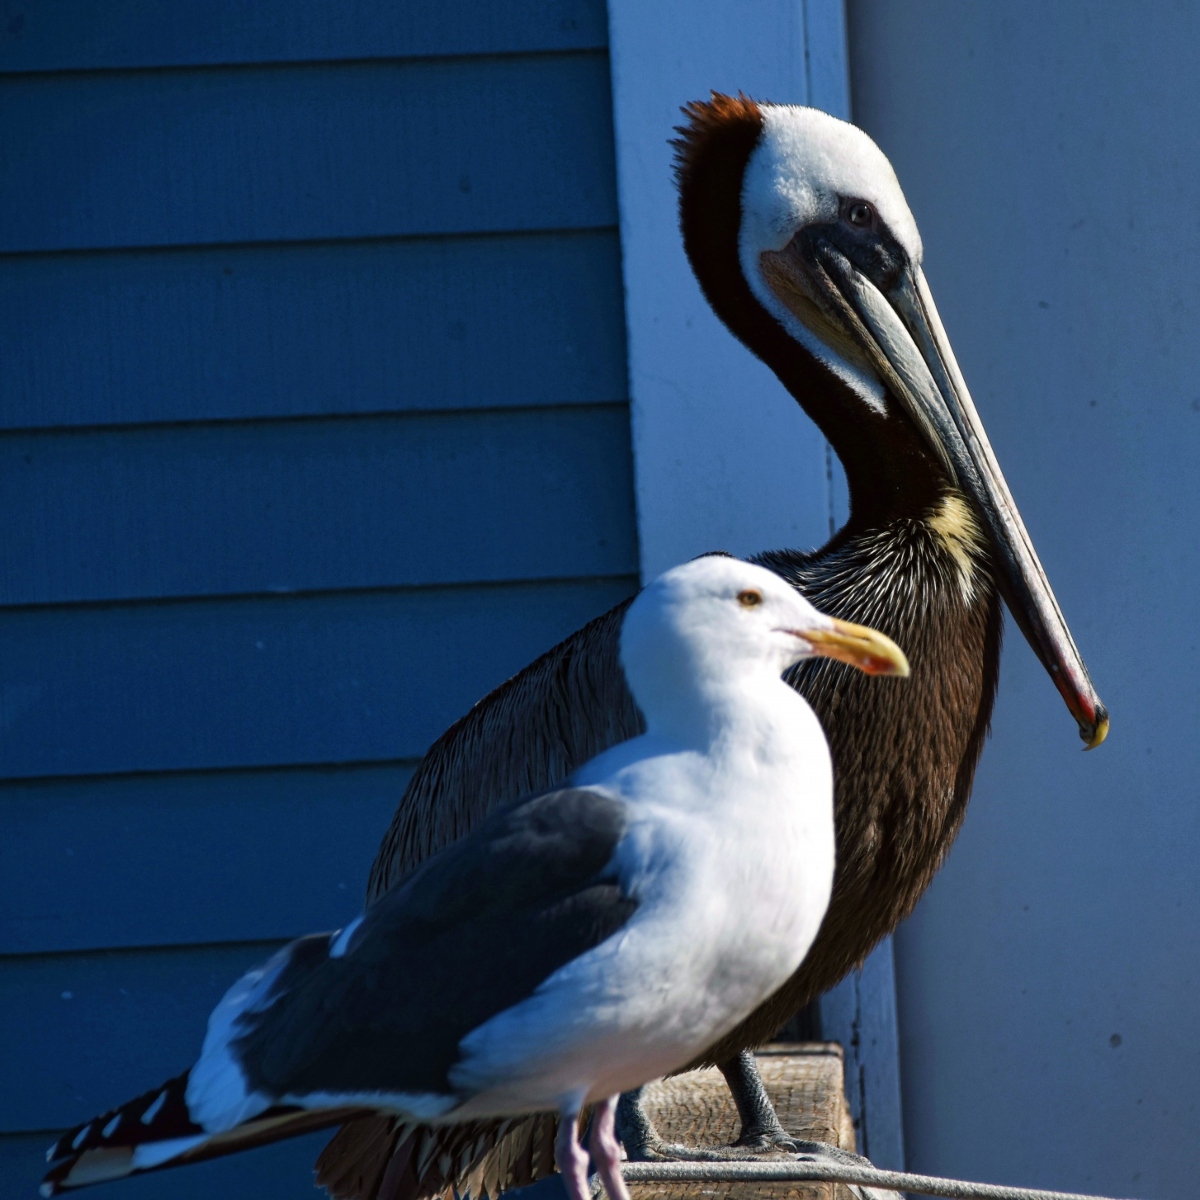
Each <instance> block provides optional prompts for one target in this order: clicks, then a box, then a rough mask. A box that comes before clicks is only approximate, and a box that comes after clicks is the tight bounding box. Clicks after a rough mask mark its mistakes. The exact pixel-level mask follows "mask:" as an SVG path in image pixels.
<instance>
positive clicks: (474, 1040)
mask: <svg viewBox="0 0 1200 1200" xmlns="http://www.w3.org/2000/svg"><path fill="white" fill-rule="evenodd" d="M815 657H823V658H828V659H833V660H837V661H840V662H845V663H849V664H851V665H852V666H854V667H857V668H858V669H860V670H861V671H864V672H866V673H867V674H887V675H906V674H907V673H908V663H907V660H906V659H905V657H904V654H903V653H902V652H901V651H900V649H899V648H898V647H897V646H896V645H895V643H893V642H892V641H891V640H890V639H888V638H886V637H885V636H883V635H882V634H880V633H877V632H876V631H874V630H871V629H868V628H865V627H863V626H859V625H855V624H851V623H849V622H846V621H841V620H837V619H835V618H832V617H828V616H825V615H824V614H822V613H820V612H818V611H817V609H815V608H814V607H813V606H812V605H811V604H810V603H809V602H808V601H807V600H805V599H804V598H803V597H802V596H801V595H800V594H799V593H798V592H797V591H796V590H795V589H794V588H792V587H791V586H790V585H789V584H787V583H786V582H784V581H783V580H782V579H780V578H779V577H778V576H777V575H775V574H773V573H772V572H770V571H768V570H766V569H764V568H762V567H757V566H753V565H751V564H748V563H744V562H739V561H737V560H735V559H729V558H723V557H722V558H718V557H705V558H702V559H698V560H695V561H693V562H691V563H687V564H685V565H684V566H680V567H676V568H674V569H673V570H670V571H668V572H667V573H666V574H664V575H662V576H660V577H659V578H658V579H657V580H656V581H654V582H653V583H652V584H651V585H650V586H649V587H647V588H646V589H645V590H644V591H643V592H642V593H641V594H640V596H639V597H638V598H637V600H636V601H635V602H634V603H633V604H632V605H631V606H630V608H629V610H628V612H627V613H626V615H625V619H624V622H623V625H622V629H621V634H620V661H621V665H622V668H623V670H624V672H625V677H626V679H627V681H628V685H629V687H630V689H631V691H632V693H633V695H634V697H635V699H636V702H637V704H638V707H639V709H640V711H641V712H642V714H643V717H644V718H645V724H646V731H645V732H644V733H643V734H642V735H641V736H640V737H637V738H634V739H632V740H630V741H627V742H624V743H621V744H620V745H617V746H615V747H612V748H611V749H609V750H606V751H605V752H604V753H602V754H600V755H598V756H596V757H595V758H593V759H591V760H590V761H589V762H587V763H585V764H584V765H583V766H582V767H580V769H579V770H578V771H576V772H574V773H573V774H572V775H571V776H570V777H569V778H567V779H565V780H564V781H562V783H561V784H560V785H559V786H558V787H556V788H555V789H554V790H552V791H548V792H543V793H541V794H539V795H535V796H532V797H528V798H525V799H519V800H517V801H516V802H515V803H513V804H509V805H505V806H501V807H500V808H499V809H497V810H496V811H494V812H493V813H492V814H491V815H490V816H489V817H488V818H487V819H486V820H484V821H483V822H482V823H481V824H480V825H479V826H477V827H476V828H475V830H474V831H473V832H471V833H470V834H468V835H467V836H466V837H464V838H462V839H460V840H459V841H457V842H455V843H453V844H451V845H450V846H448V847H447V848H446V849H444V850H443V851H441V852H440V853H438V854H436V855H434V856H432V857H430V858H429V859H428V860H427V861H426V862H425V863H424V864H423V865H422V866H421V867H420V868H418V869H417V870H416V871H414V872H413V873H412V874H411V875H410V876H409V877H408V878H407V879H405V880H404V881H402V882H401V883H400V885H399V886H397V887H396V888H394V889H392V890H391V891H390V892H389V893H388V894H387V895H386V896H385V897H384V898H383V899H382V900H380V901H379V902H378V903H377V904H375V905H373V906H372V907H371V908H369V909H368V910H367V911H366V912H365V913H364V914H363V915H361V916H359V917H358V918H356V919H355V920H354V921H353V922H351V923H350V924H349V925H347V926H346V927H345V928H343V929H341V930H338V931H335V932H333V933H320V934H313V935H311V936H308V937H303V938H300V939H298V940H297V941H294V942H291V943H290V944H289V945H287V946H285V947H284V948H283V949H282V950H280V951H279V952H278V953H277V954H275V956H274V957H272V958H271V959H270V960H269V961H268V962H267V963H265V964H264V965H262V966H260V967H258V968H256V969H254V970H252V971H250V972H248V973H247V974H246V975H244V976H243V977H242V978H241V979H239V980H238V981H237V982H236V983H235V984H234V985H233V986H232V987H231V988H230V989H229V991H228V992H227V993H226V995H225V996H224V998H223V999H222V1000H221V1002H220V1003H219V1004H218V1005H217V1007H216V1009H215V1010H214V1011H213V1013H212V1016H211V1017H210V1018H209V1022H208V1031H207V1035H206V1036H205V1038H204V1043H203V1048H202V1049H201V1052H200V1057H199V1058H198V1060H197V1061H196V1063H195V1064H194V1065H193V1066H192V1067H191V1069H190V1070H189V1071H187V1072H185V1073H184V1074H183V1075H180V1076H178V1077H176V1078H175V1079H172V1080H169V1081H168V1082H167V1083H166V1084H164V1085H162V1086H161V1087H159V1088H156V1089H154V1090H153V1091H149V1092H146V1093H145V1094H144V1095H142V1096H139V1097H138V1098H137V1099H135V1100H132V1101H130V1102H129V1103H126V1104H124V1105H122V1106H121V1107H120V1108H116V1109H113V1110H111V1111H110V1112H107V1113H104V1114H103V1115H101V1116H99V1117H96V1118H94V1119H93V1120H91V1121H89V1122H87V1123H86V1124H84V1125H81V1126H79V1127H78V1128H76V1129H73V1130H71V1131H69V1132H68V1133H66V1134H64V1135H63V1136H62V1137H61V1138H60V1139H59V1140H58V1141H57V1142H56V1143H55V1144H54V1145H53V1146H52V1147H51V1148H50V1151H49V1153H48V1155H47V1158H48V1160H49V1161H50V1162H51V1163H52V1166H51V1169H50V1171H49V1173H48V1174H47V1175H46V1177H45V1181H44V1182H43V1184H42V1194H43V1195H45V1196H55V1195H58V1194H60V1193H61V1192H63V1191H64V1190H67V1189H71V1188H75V1187H81V1186H84V1185H86V1184H91V1183H99V1182H102V1181H105V1180H110V1179H117V1178H121V1177H124V1176H128V1175H133V1174H138V1173H142V1172H145V1171H151V1170H155V1169H158V1168H163V1167H170V1166H177V1165H183V1164H186V1163H190V1162H196V1161H199V1160H202V1159H206V1158H211V1157H215V1156H217V1155H222V1154H227V1153H231V1152H234V1151H238V1150H242V1149H246V1148H249V1147H251V1146H256V1145H261V1144H263V1143H265V1142H268V1141H275V1140H278V1139H280V1138H284V1137H290V1136H293V1135H295V1134H297V1133H301V1132H308V1131H309V1130H312V1129H314V1128H319V1127H321V1126H324V1125H329V1124H332V1123H335V1122H338V1121H342V1120H345V1119H346V1118H347V1117H350V1116H355V1115H365V1114H389V1115H391V1116H393V1117H395V1118H397V1119H399V1120H400V1121H402V1122H407V1123H411V1124H413V1125H419V1124H425V1125H432V1126H434V1127H442V1126H446V1125H455V1124H460V1123H463V1122H473V1121H478V1120H495V1119H497V1118H501V1119H502V1118H510V1117H521V1116H525V1115H527V1114H531V1113H539V1112H552V1113H555V1114H557V1116H558V1128H559V1132H558V1135H557V1140H556V1144H555V1160H556V1163H557V1166H558V1169H559V1171H560V1172H561V1173H562V1175H563V1177H564V1180H565V1182H566V1186H567V1191H568V1193H569V1195H570V1197H571V1200H589V1196H590V1192H589V1187H588V1173H587V1166H588V1154H587V1152H585V1150H584V1148H583V1146H582V1145H581V1143H580V1139H579V1128H580V1123H581V1118H583V1116H584V1114H585V1113H586V1112H588V1111H589V1110H590V1112H591V1132H590V1136H589V1139H588V1150H589V1151H590V1153H591V1157H592V1161H593V1162H594V1163H595V1165H596V1169H597V1171H598V1174H599V1176H600V1179H601V1181H602V1183H603V1185H604V1187H605V1188H606V1190H607V1191H608V1194H609V1195H610V1197H612V1200H627V1197H628V1194H629V1193H628V1190H627V1189H626V1187H625V1184H624V1181H623V1179H622V1177H621V1173H620V1168H619V1153H620V1151H619V1144H618V1142H617V1139H616V1135H615V1130H614V1118H615V1112H616V1104H617V1097H618V1095H619V1094H620V1093H621V1092H625V1091H628V1090H630V1089H631V1088H636V1087H639V1086H641V1085H643V1084H645V1083H646V1082H648V1081H649V1080H651V1079H654V1078H657V1077H658V1076H661V1075H664V1074H667V1073H669V1072H671V1071H674V1070H676V1069H678V1068H679V1067H681V1066H682V1065H684V1064H685V1063H687V1062H688V1061H689V1060H691V1059H692V1058H694V1057H695V1056H696V1055H697V1054H699V1053H700V1052H701V1051H702V1050H703V1049H704V1047H706V1046H708V1045H710V1044H712V1043H713V1042H714V1041H716V1040H718V1039H719V1038H721V1037H722V1036H724V1035H725V1034H727V1033H728V1032H729V1031H730V1030H732V1029H733V1028H734V1027H735V1026H736V1025H737V1023H738V1022H739V1021H741V1020H743V1019H744V1018H745V1017H746V1016H747V1015H748V1014H749V1013H751V1012H752V1011H753V1010H754V1009H755V1008H756V1007H757V1006H758V1005H759V1004H761V1003H762V1002H763V1000H765V999H766V998H767V997H768V996H769V995H770V994H771V993H772V992H774V991H775V990H776V989H777V988H778V987H779V986H780V985H781V984H782V983H783V982H784V981H785V980H787V979H788V977H789V976H790V975H791V974H792V973H793V972H794V971H795V970H796V968H797V967H798V966H799V965H800V962H801V960H802V959H803V958H804V955H805V954H806V953H807V951H808V948H809V946H810V945H811V944H812V941H813V938H814V937H815V936H816V933H817V929H818V927H819V926H820V923H821V920H822V918H823V916H824V914H825V909H826V907H827V905H828V902H829V894H830V889H831V887H832V883H833V869H834V830H833V775H832V765H831V760H830V756H829V749H828V744H827V742H826V740H825V735H824V732H823V730H822V728H821V725H820V723H819V722H818V720H817V718H816V716H815V715H814V713H813V711H812V709H811V708H810V707H809V705H808V703H807V701H805V700H804V699H803V698H802V697H801V696H800V695H799V694H798V693H797V692H796V691H795V690H794V689H792V688H791V687H789V686H788V685H787V684H786V683H785V682H784V681H783V679H782V676H783V673H784V672H785V671H787V670H789V669H790V668H792V667H794V666H795V665H796V664H798V663H800V662H802V661H804V660H806V659H810V658H815ZM393 1165H394V1164H393ZM390 1169H391V1168H390ZM400 1169H402V1167H395V1170H396V1171H399V1170H400Z"/></svg>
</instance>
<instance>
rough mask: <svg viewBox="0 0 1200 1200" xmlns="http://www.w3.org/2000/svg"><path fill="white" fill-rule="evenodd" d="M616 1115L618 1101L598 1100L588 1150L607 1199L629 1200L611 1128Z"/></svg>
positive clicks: (619, 1151) (619, 1153) (614, 1134)
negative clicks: (607, 1196)
mask: <svg viewBox="0 0 1200 1200" xmlns="http://www.w3.org/2000/svg"><path fill="white" fill-rule="evenodd" d="M616 1115H617V1097H616V1096H609V1098H608V1099H607V1100H601V1101H600V1103H599V1104H597V1105H596V1108H595V1110H594V1111H593V1113H592V1136H591V1137H590V1138H589V1139H588V1149H589V1150H590V1151H591V1152H592V1162H593V1163H595V1164H596V1170H597V1172H599V1175H600V1181H601V1183H603V1184H604V1190H605V1191H606V1192H607V1193H608V1195H609V1200H629V1188H628V1187H626V1186H625V1177H624V1176H623V1175H622V1174H621V1143H620V1142H618V1141H617V1132H616V1129H615V1128H614V1125H615V1119H616Z"/></svg>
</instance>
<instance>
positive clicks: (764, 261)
mask: <svg viewBox="0 0 1200 1200" xmlns="http://www.w3.org/2000/svg"><path fill="white" fill-rule="evenodd" d="M760 111H761V113H762V134H761V136H760V138H759V140H758V144H757V145H756V146H755V148H754V151H753V153H752V154H751V155H750V158H749V161H748V162H747V163H746V170H745V174H744V176H743V180H742V220H741V227H740V229H739V230H738V257H739V260H740V262H741V267H742V272H743V274H744V275H745V277H746V282H747V284H748V285H749V287H750V290H751V292H753V293H754V297H755V299H757V300H758V302H759V303H760V304H762V306H763V307H764V308H765V309H766V310H767V311H768V312H769V313H770V314H771V315H772V316H773V317H774V318H775V319H776V320H777V321H779V322H780V324H782V325H783V327H784V328H785V329H786V330H787V331H788V332H789V333H790V334H791V335H792V336H793V337H794V338H795V339H796V340H797V341H799V342H800V343H801V344H802V345H803V346H804V347H805V348H806V349H808V351H809V352H810V353H811V354H813V355H815V356H816V357H817V358H819V359H820V360H821V361H822V362H824V363H825V364H826V366H828V367H829V368H830V369H831V370H832V371H833V372H834V374H836V375H838V376H839V377H840V378H841V379H842V380H843V381H844V382H846V383H848V384H849V385H850V386H851V387H852V388H853V389H854V390H855V391H856V392H857V393H858V394H859V395H860V396H861V397H862V398H863V399H864V400H866V401H867V402H868V403H869V404H871V405H872V407H874V408H876V409H877V410H878V411H880V412H882V411H883V407H884V404H883V396H884V384H883V381H882V380H881V379H880V377H879V373H878V371H877V370H876V369H875V367H874V365H873V364H871V363H869V362H867V361H866V360H865V358H864V355H863V354H862V352H861V349H860V348H859V347H857V346H855V345H853V343H852V341H851V339H849V338H848V337H846V335H845V332H844V330H842V329H841V328H839V327H838V323H836V322H831V321H830V319H829V314H828V311H827V310H826V311H824V312H823V311H822V309H823V308H824V307H825V306H824V305H822V304H821V302H820V301H821V299H822V298H821V297H820V296H819V295H817V294H815V293H814V294H811V295H809V296H805V295H804V293H805V292H812V289H811V288H809V287H807V286H806V281H803V279H802V277H801V276H800V274H799V273H797V272H795V271H793V270H789V263H788V261H787V259H786V257H783V252H784V251H785V250H786V249H787V248H788V246H789V245H790V243H791V242H792V239H793V238H795V237H796V235H797V234H799V233H800V232H801V231H803V230H809V229H814V228H819V227H823V228H825V229H827V230H830V231H834V230H837V231H840V232H841V233H842V235H843V237H844V238H846V239H853V240H854V241H856V242H858V243H859V244H860V245H862V246H863V247H864V248H870V249H874V250H876V252H877V253H880V252H882V253H881V257H884V258H888V257H890V258H892V259H893V260H894V263H892V264H884V265H885V268H886V266H893V267H894V269H896V270H898V271H899V270H908V271H913V272H915V271H919V270H920V267H921V261H922V258H923V256H924V251H923V248H922V246H921V235H920V233H918V231H917V223H916V221H915V220H914V219H913V215H912V212H911V210H910V209H909V207H908V203H907V201H906V200H905V199H904V193H903V192H902V191H901V190H900V181H899V180H898V179H897V178H896V172H895V171H894V170H893V169H892V164H891V163H890V162H888V160H887V157H886V155H884V153H883V151H882V150H880V149H879V147H878V146H877V145H875V143H874V142H873V141H872V140H871V139H870V138H869V137H868V136H867V135H866V134H865V133H864V132H863V131H862V130H861V129H859V128H858V127H857V126H854V125H850V124H848V123H847V122H846V121H839V120H838V119H837V118H836V117H831V116H830V115H829V114H828V113H823V112H821V111H820V110H818V109H815V108H801V107H799V106H797V105H791V104H763V105H760ZM889 251H890V254H889V253H888V252H889ZM798 282H799V284H800V286H799V287H797V283H798ZM798 293H799V294H798ZM806 301H807V302H806Z"/></svg>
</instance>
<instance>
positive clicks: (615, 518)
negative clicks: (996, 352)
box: [0, 0, 638, 1200]
mask: <svg viewBox="0 0 1200 1200" xmlns="http://www.w3.org/2000/svg"><path fill="white" fill-rule="evenodd" d="M605 42H606V37H605V15H604V11H603V5H602V4H597V3H595V2H594V0H514V3H513V4H511V5H505V6H496V5H492V4H481V3H479V2H478V0H456V2H455V3H451V4H445V3H433V2H427V3H422V4H411V5H409V4H406V5H391V4H384V3H367V0H360V2H358V3H351V4H346V5H333V4H320V3H316V2H314V0H302V2H298V3H295V4H288V5H282V4H279V3H249V2H248V0H220V2H218V3H212V4H199V3H191V2H189V3H186V4H185V3H181V4H179V5H177V6H175V5H173V6H168V8H167V9H164V8H163V7H162V6H161V5H157V4H153V3H149V2H148V0H120V2H119V3H117V4H116V5H101V4H96V3H92V2H91V0H56V2H55V0H52V2H51V3H48V4H46V5H41V6H38V9H37V10H36V11H33V12H30V13H27V14H26V16H25V19H24V23H23V24H21V23H20V22H17V23H16V24H14V22H13V21H12V20H9V21H8V22H7V25H6V26H4V27H3V28H0V120H3V122H4V126H5V128H6V130H7V131H8V134H7V137H6V144H5V154H4V155H3V156H2V158H0V507H2V508H3V511H4V512H5V533H4V537H3V539H2V540H0V821H2V822H3V825H4V828H5V830H6V840H5V843H4V845H3V846H0V1062H3V1063H4V1064H5V1066H4V1070H3V1072H0V1191H3V1193H4V1194H6V1195H7V1194H9V1192H12V1193H13V1194H20V1193H21V1192H23V1191H29V1190H30V1188H31V1186H32V1183H33V1179H34V1176H35V1174H36V1172H37V1171H38V1169H39V1167H40V1166H41V1162H40V1158H41V1150H42V1148H43V1147H44V1144H45V1141H46V1140H47V1138H46V1132H45V1131H49V1130H53V1129H56V1128H61V1127H62V1126H63V1125H65V1124H67V1123H70V1122H73V1121H76V1120H80V1119H83V1118H86V1117H87V1116H89V1115H91V1114H92V1113H93V1112H95V1111H97V1110H98V1109H101V1108H104V1107H106V1106H108V1105H109V1104H111V1103H113V1102H115V1101H118V1100H120V1099H123V1098H124V1097H125V1096H126V1095H127V1094H128V1093H132V1092H136V1091H140V1090H144V1089H145V1088H147V1087H150V1086H153V1085H154V1084H155V1083H157V1082H159V1080H160V1078H161V1077H162V1076H164V1075H166V1074H169V1073H173V1072H175V1071H177V1070H179V1069H180V1068H181V1067H182V1066H184V1065H186V1062H187V1060H188V1058H189V1057H190V1056H191V1055H193V1054H194V1053H195V1050H196V1048H197V1046H198V1045H199V1041H200V1038H201V1036H202V1033H203V1025H204V1017H205V1014H206V1012H207V1011H208V1009H209V1008H210V1007H211V1005H212V1004H213V1003H214V1002H215V1000H216V999H217V998H218V997H219V996H220V994H221V993H222V991H223V990H224V989H225V988H226V987H227V986H228V985H229V983H230V982H232V980H233V978H234V977H235V976H236V974H237V973H238V972H239V971H240V970H241V969H243V968H244V967H245V966H247V965H249V964H251V963H253V962H255V961H257V960H259V959H260V958H261V957H262V956H263V955H264V954H266V953H268V952H269V951H270V949H271V947H272V946H273V945H277V944H278V943H279V942H280V941H281V940H283V939H286V938H288V937H291V936H294V935H295V934H298V933H301V932H305V931H307V930H310V929H316V928H331V927H334V926H336V925H338V924H340V923H342V922H344V921H345V920H346V919H347V918H348V917H350V916H351V915H352V914H353V913H354V912H355V911H356V910H357V909H358V907H359V905H360V903H361V899H362V894H363V889H364V886H365V880H366V873H367V869H368V867H369V864H370V860H371V857H372V856H373V853H374V850H375V848H376V846H377V844H378V839H379V837H380V835H381V833H382V831H383V829H384V828H385V826H386V824H387V821H388V818H389V817H390V814H391V812H392V810H393V808H394V806H395V803H396V800H397V799H398V797H399V794H400V793H401V791H402V790H403V786H404V783H405V781H406V780H407V778H408V776H409V774H410V773H411V770H412V766H413V764H414V762H415V761H416V760H417V759H418V758H419V756H420V755H421V753H422V752H423V751H424V750H425V748H426V747H427V746H428V744H429V742H430V741H431V740H432V739H433V738H434V737H436V736H437V735H438V734H439V733H440V732H441V731H442V730H443V729H444V728H445V727H446V726H447V725H448V724H449V723H450V722H452V721H453V720H455V719H456V718H457V717H459V716H460V715H461V714H462V713H463V712H464V711H465V710H466V709H467V708H469V707H470V705H471V704H472V703H473V702H474V701H475V700H477V699H478V698H479V697H480V696H482V695H483V694H484V693H486V692H487V691H488V690H490V689H491V688H493V687H494V686H496V685H497V684H498V683H500V682H502V681H503V680H504V679H505V678H506V677H507V676H508V675H510V674H511V673H512V672H514V671H516V670H518V669H519V668H520V667H522V666H523V665H524V664H525V663H527V662H528V661H530V659H532V658H533V657H535V656H536V655H537V654H539V653H540V652H541V651H543V650H545V649H547V648H548V647H549V646H550V645H552V644H553V643H554V642H555V641H556V640H558V639H559V638H561V637H562V636H564V635H565V634H567V633H569V632H570V631H571V630H573V629H575V628H577V627H578V626H579V625H581V624H583V623H584V622H585V621H587V620H588V619H590V618H591V617H593V616H595V615H597V614H598V613H600V612H602V611H604V610H605V609H606V608H608V607H610V606H611V605H612V604H614V603H617V602H618V601H619V600H621V599H622V598H624V597H625V596H627V595H628V594H629V593H630V591H631V590H632V589H633V588H634V586H635V583H636V577H637V570H638V558H637V545H636V535H635V532H634V530H635V525H634V515H633V500H632V470H631V451H630V438H629V426H628V420H629V418H628V406H627V401H626V367H625V348H624V315H623V310H622V293H621V278H620V248H619V245H618V241H617V234H616V228H615V225H616V203H615V186H614V180H613V150H612V129H611V114H610V101H609V95H608V62H607V55H606V52H605ZM322 1140H323V1135H319V1134H318V1135H315V1136H314V1137H312V1138H307V1139H303V1140H301V1141H300V1142H297V1143H295V1144H289V1145H286V1146H283V1147H278V1148H273V1149H269V1150H264V1151H261V1152H258V1153H256V1154H254V1155H252V1156H250V1157H249V1158H248V1159H245V1160H241V1161H239V1160H232V1161H231V1162H222V1163H213V1164H208V1165H206V1166H204V1167H201V1168H194V1169H191V1170H189V1171H186V1172H181V1173H178V1174H176V1173H170V1174H166V1175H162V1176H151V1177H148V1178H146V1179H143V1180H138V1181H134V1182H133V1183H131V1184H129V1185H126V1186H125V1187H124V1190H125V1191H126V1192H128V1194H129V1195H130V1197H131V1198H132V1200H136V1198H137V1197H144V1198H145V1200H151V1198H155V1200H159V1198H163V1197H167V1196H170V1197H173V1198H175V1197H179V1198H187V1197H192V1196H195V1197H197V1198H199V1197H201V1196H210V1195H218V1194H219V1195H222V1196H227V1197H229V1198H230V1200H238V1198H240V1197H243V1196H245V1197H246V1198H247V1200H249V1198H250V1197H251V1196H253V1197H255V1198H256V1200H263V1198H266V1200H274V1198H282V1197H285V1196H287V1197H291V1196H296V1197H299V1196H303V1195H310V1194H312V1193H311V1189H310V1184H309V1180H310V1175H309V1169H308V1164H309V1163H310V1162H311V1160H312V1156H313V1154H314V1151H315V1147H316V1146H318V1145H319V1144H320V1143H321V1142H322Z"/></svg>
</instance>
